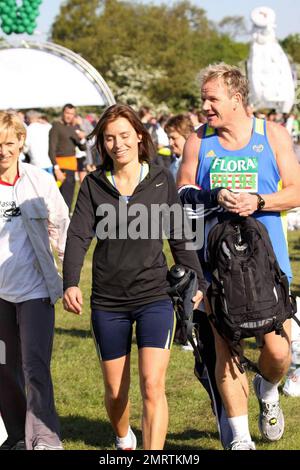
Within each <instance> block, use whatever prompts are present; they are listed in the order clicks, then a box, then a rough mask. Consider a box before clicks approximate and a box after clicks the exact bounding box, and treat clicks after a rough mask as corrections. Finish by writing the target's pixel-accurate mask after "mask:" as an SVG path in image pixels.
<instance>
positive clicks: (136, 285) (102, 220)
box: [63, 165, 207, 311]
mask: <svg viewBox="0 0 300 470" xmlns="http://www.w3.org/2000/svg"><path fill="white" fill-rule="evenodd" d="M135 204H142V205H143V206H140V208H138V207H137V206H135ZM155 204H157V205H161V204H166V205H167V206H171V205H172V204H179V205H180V209H179V210H180V211H182V206H181V202H180V199H179V196H178V193H177V190H176V186H175V183H174V181H173V177H172V175H171V174H170V173H169V172H168V171H167V170H165V169H163V168H160V167H157V166H155V165H150V170H149V173H148V175H147V176H146V178H145V179H144V180H143V181H142V182H141V183H140V184H139V185H138V186H137V187H136V189H135V191H134V193H133V195H132V196H131V198H130V201H129V203H128V204H126V202H124V199H123V198H122V196H121V195H120V193H119V192H118V190H117V189H116V188H114V187H113V186H112V184H111V183H110V182H109V181H108V179H107V178H106V175H105V172H104V171H103V170H101V169H100V170H96V171H94V172H92V173H90V174H89V175H87V176H86V177H85V179H84V180H83V183H82V185H81V188H80V191H79V195H78V199H77V202H76V207H75V211H74V214H73V217H72V220H71V224H70V227H69V230H68V237H67V244H66V250H65V256H64V266H63V277H64V289H67V288H68V287H71V286H78V284H79V279H80V271H81V268H82V265H83V261H84V256H85V253H86V251H87V249H88V247H89V245H90V243H91V240H92V239H93V237H94V235H95V233H96V234H97V244H96V248H95V251H94V255H93V276H92V296H91V306H92V308H96V309H103V310H108V311H121V310H130V309H132V308H134V307H137V306H140V305H143V304H147V303H150V302H154V301H156V300H160V299H164V298H168V294H167V289H168V287H169V283H168V281H167V271H168V268H167V263H166V259H165V256H164V254H163V240H162V235H161V233H160V234H159V236H157V237H156V239H154V238H153V237H152V238H151V237H149V234H150V233H151V227H152V230H153V227H154V230H155V227H157V221H158V220H159V217H157V216H156V215H155V214H154V213H153V212H152V214H151V210H153V208H155V207H156V208H157V207H158V206H154V205H155ZM120 208H122V209H121V210H120ZM134 209H138V210H139V209H141V211H142V212H145V216H144V217H143V218H142V217H140V214H139V213H137V214H133V215H132V214H131V213H130V211H134ZM106 210H108V211H109V213H110V214H111V223H110V225H109V224H106V222H107V215H108V213H107V212H105V211H106ZM177 210H178V207H177ZM114 213H115V214H116V217H113V214H114ZM120 213H121V214H122V216H123V217H124V214H125V217H128V223H127V222H126V221H125V222H124V223H123V224H122V223H121V222H120V220H121V219H120V217H119V216H120ZM115 219H116V220H115ZM177 219H178V217H177ZM155 223H156V225H155ZM160 225H161V224H160ZM178 225H180V226H181V224H178V223H174V220H173V219H172V217H171V224H170V231H169V233H170V237H169V240H168V241H169V244H170V248H171V251H172V254H173V257H174V260H175V262H176V263H180V264H182V265H184V266H185V267H188V268H191V269H193V270H194V271H196V273H197V276H198V281H199V289H200V290H202V291H203V292H205V291H206V287H207V286H206V281H205V280H204V277H203V273H202V269H201V265H200V262H199V260H198V257H197V255H196V252H195V251H189V250H186V249H185V246H186V239H175V236H176V234H175V232H176V230H177V229H180V228H181V227H178ZM176 226H177V227H176ZM127 227H128V230H129V231H130V230H131V229H134V227H136V228H137V230H138V231H140V232H142V233H143V234H144V237H145V238H146V237H147V239H141V238H137V239H132V238H133V237H131V238H130V237H127V238H126V236H124V235H123V239H122V232H124V228H125V229H126V231H127ZM108 229H109V231H110V235H109V238H106V239H103V236H101V234H100V232H101V231H102V232H104V231H107V230H108ZM120 230H121V234H120V233H119V231H120ZM133 231H134V230H133ZM179 231H180V232H181V230H179ZM118 234H119V238H118ZM116 236H117V238H116ZM101 238H102V239H101Z"/></svg>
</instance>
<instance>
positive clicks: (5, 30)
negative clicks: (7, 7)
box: [2, 26, 12, 34]
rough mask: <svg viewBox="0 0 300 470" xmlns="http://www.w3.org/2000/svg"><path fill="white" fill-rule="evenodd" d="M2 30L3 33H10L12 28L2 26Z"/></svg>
mask: <svg viewBox="0 0 300 470" xmlns="http://www.w3.org/2000/svg"><path fill="white" fill-rule="evenodd" d="M2 30H3V32H4V33H5V34H11V33H12V28H11V27H10V26H2Z"/></svg>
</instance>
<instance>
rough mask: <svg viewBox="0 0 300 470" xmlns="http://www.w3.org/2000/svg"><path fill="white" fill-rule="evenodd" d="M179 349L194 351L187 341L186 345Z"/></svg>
mask: <svg viewBox="0 0 300 470" xmlns="http://www.w3.org/2000/svg"><path fill="white" fill-rule="evenodd" d="M181 349H183V350H184V351H194V348H193V346H192V345H191V343H190V342H189V341H187V343H186V344H184V345H183V346H181Z"/></svg>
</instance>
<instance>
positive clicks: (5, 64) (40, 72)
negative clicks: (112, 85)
mask: <svg viewBox="0 0 300 470" xmlns="http://www.w3.org/2000/svg"><path fill="white" fill-rule="evenodd" d="M0 70H1V73H0V90H1V93H0V109H9V108H13V109H25V108H49V107H60V106H63V105H64V104H66V103H72V104H74V105H75V106H89V105H93V106H109V105H111V104H114V103H115V99H114V97H113V94H112V92H111V90H110V89H109V87H108V85H107V83H106V82H105V80H104V79H103V78H102V76H101V75H100V74H99V72H98V71H97V70H96V69H95V68H94V67H93V66H92V65H91V64H89V63H88V62H87V61H86V60H85V59H83V58H82V57H81V56H80V55H78V54H75V53H74V52H72V51H71V50H69V49H66V48H65V47H62V46H59V45H57V44H54V43H51V42H45V43H38V42H31V41H22V43H21V44H20V45H16V46H12V45H10V44H7V43H3V44H0Z"/></svg>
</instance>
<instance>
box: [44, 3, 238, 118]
mask: <svg viewBox="0 0 300 470" xmlns="http://www.w3.org/2000/svg"><path fill="white" fill-rule="evenodd" d="M52 40H53V41H54V42H57V43H59V44H61V45H63V46H65V47H68V48H70V49H71V50H73V51H74V52H77V53H79V54H81V55H82V56H83V57H84V58H85V59H86V60H87V61H89V62H90V63H91V64H92V65H93V66H94V67H95V68H97V70H99V72H100V73H101V75H102V76H103V77H104V79H109V80H110V83H112V82H113V83H115V85H116V86H120V80H121V77H118V70H115V69H114V68H115V67H117V64H119V65H120V64H121V63H120V59H117V61H116V58H120V57H123V58H126V61H127V63H128V64H130V63H131V65H132V67H133V70H138V71H139V72H138V73H139V74H140V73H142V71H144V73H145V74H146V75H147V77H148V79H147V80H148V83H147V84H145V86H144V87H142V88H140V91H143V92H144V93H145V100H146V99H147V100H148V101H150V102H151V103H154V104H155V105H156V106H159V105H161V103H166V104H167V105H168V106H169V108H170V109H172V110H173V111H184V110H185V109H186V108H188V107H190V106H197V105H198V104H199V98H200V97H199V89H198V88H199V86H198V84H197V83H196V77H197V74H198V73H199V70H200V69H201V68H203V67H204V66H206V65H207V64H208V63H210V62H216V61H219V60H224V58H225V60H228V61H229V62H230V63H238V62H239V61H241V60H245V58H246V54H247V46H245V45H240V44H239V43H236V42H234V41H233V40H232V39H231V38H230V37H229V36H228V35H224V34H220V32H219V31H217V29H216V27H215V25H214V24H213V23H211V22H210V21H208V19H207V17H206V13H205V11H204V10H203V9H202V8H199V7H196V6H195V5H193V4H191V3H190V2H189V1H187V0H183V1H179V2H178V3H176V4H175V5H166V4H159V5H156V4H141V3H136V2H131V1H129V0H128V1H126V0H125V1H120V0H89V1H88V2H87V1H86V0H67V1H66V3H65V4H64V6H63V7H61V11H60V13H59V15H58V17H57V18H56V20H55V22H54V24H53V27H52ZM158 71H159V77H158V76H157V75H155V73H156V72H158ZM149 74H150V75H151V74H154V75H155V76H156V78H155V79H154V80H152V79H151V78H149V77H150V75H149ZM145 80H146V78H145ZM122 86H123V85H122ZM126 86H127V85H126ZM114 89H115V90H116V87H114ZM145 100H144V101H145Z"/></svg>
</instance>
